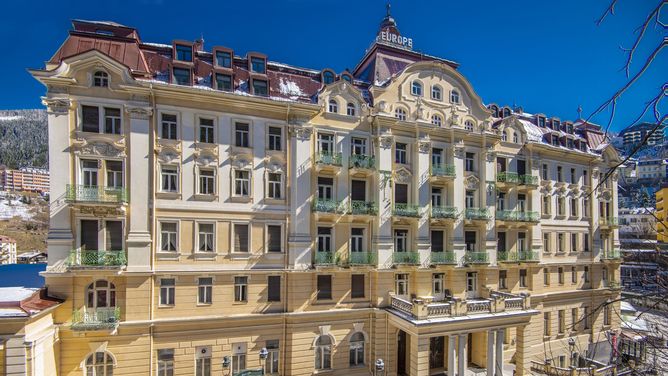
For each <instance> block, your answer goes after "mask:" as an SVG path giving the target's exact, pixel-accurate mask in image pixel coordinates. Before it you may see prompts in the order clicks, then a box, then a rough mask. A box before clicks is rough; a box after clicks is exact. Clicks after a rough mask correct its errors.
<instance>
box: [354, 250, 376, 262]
mask: <svg viewBox="0 0 668 376" xmlns="http://www.w3.org/2000/svg"><path fill="white" fill-rule="evenodd" d="M377 259H378V258H377V257H376V252H350V253H348V264H350V265H374V264H376V262H377V261H376V260H377Z"/></svg>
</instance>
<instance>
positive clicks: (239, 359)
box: [232, 344, 246, 375]
mask: <svg viewBox="0 0 668 376" xmlns="http://www.w3.org/2000/svg"><path fill="white" fill-rule="evenodd" d="M237 346H238V344H233V345H232V347H237ZM245 369H246V352H245V349H244V352H237V353H235V354H233V355H232V374H233V375H238V374H239V373H240V372H241V371H244V370H245Z"/></svg>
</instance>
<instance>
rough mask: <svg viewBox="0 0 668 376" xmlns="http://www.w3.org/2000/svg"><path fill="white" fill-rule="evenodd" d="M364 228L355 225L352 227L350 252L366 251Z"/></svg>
mask: <svg viewBox="0 0 668 376" xmlns="http://www.w3.org/2000/svg"><path fill="white" fill-rule="evenodd" d="M364 248H365V247H364V229H363V228H359V227H355V228H351V229H350V252H364Z"/></svg>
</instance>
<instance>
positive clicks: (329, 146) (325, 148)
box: [318, 133, 334, 154]
mask: <svg viewBox="0 0 668 376" xmlns="http://www.w3.org/2000/svg"><path fill="white" fill-rule="evenodd" d="M318 152H320V153H321V154H332V153H333V152H334V135H333V134H329V133H318Z"/></svg>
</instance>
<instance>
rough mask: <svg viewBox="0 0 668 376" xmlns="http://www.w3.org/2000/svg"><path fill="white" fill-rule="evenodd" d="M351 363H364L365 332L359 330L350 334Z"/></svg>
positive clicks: (352, 364) (355, 364)
mask: <svg viewBox="0 0 668 376" xmlns="http://www.w3.org/2000/svg"><path fill="white" fill-rule="evenodd" d="M350 365H351V366H361V365H364V334H363V333H360V332H357V333H355V334H353V335H352V336H350Z"/></svg>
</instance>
